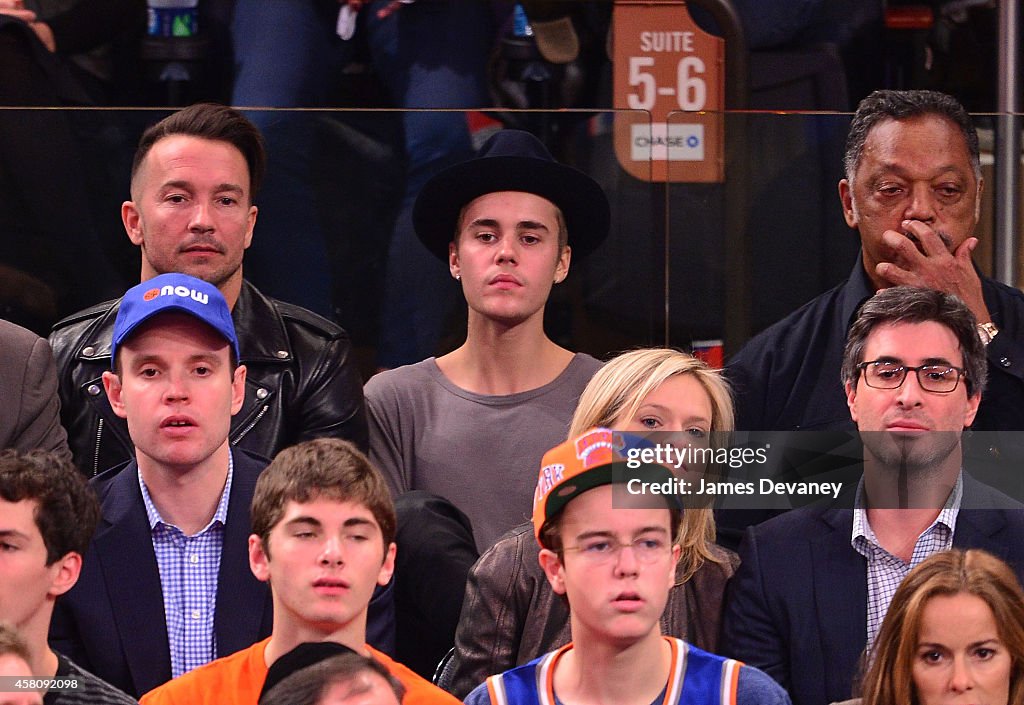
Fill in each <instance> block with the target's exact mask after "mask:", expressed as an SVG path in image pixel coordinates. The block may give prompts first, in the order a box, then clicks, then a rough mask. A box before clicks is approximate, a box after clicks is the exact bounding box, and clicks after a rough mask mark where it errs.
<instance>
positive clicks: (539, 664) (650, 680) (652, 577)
mask: <svg viewBox="0 0 1024 705" xmlns="http://www.w3.org/2000/svg"><path fill="white" fill-rule="evenodd" d="M643 442H644V441H643V440H642V439H640V438H638V437H636V436H632V435H631V434H626V433H619V432H614V431H610V430H607V429H600V428H599V429H593V430H591V431H588V432H587V433H585V434H583V435H582V436H580V437H579V438H577V439H574V440H570V441H567V442H565V443H563V444H561V445H559V446H557V447H555V448H553V449H552V450H550V451H548V453H547V454H545V456H544V459H543V461H542V465H541V471H540V477H539V479H538V482H537V491H536V494H535V496H534V509H533V524H534V533H535V535H536V536H537V540H538V542H539V543H540V545H541V551H540V556H539V560H540V563H541V566H542V567H543V568H544V572H545V574H546V576H547V579H548V582H550V583H551V587H552V589H553V590H554V591H555V592H556V593H558V594H560V595H565V596H566V598H567V600H568V602H569V612H570V626H571V630H572V638H573V641H572V643H570V644H568V645H567V646H565V647H563V648H561V649H558V650H557V651H553V652H551V653H548V654H546V655H544V656H541V657H540V658H538V659H535V660H534V661H531V662H530V663H528V664H525V665H523V666H519V667H518V668H514V669H512V670H510V671H506V672H505V673H503V674H499V675H496V676H491V677H490V678H488V679H487V681H486V683H484V684H482V685H480V686H478V687H477V688H476V689H475V690H474V691H473V692H472V693H470V694H469V697H467V698H466V703H467V704H468V705H487V704H490V705H534V704H538V705H555V704H556V703H561V704H564V705H589V704H591V703H599V702H600V703H604V704H605V705H607V704H609V703H612V704H621V705H650V704H652V703H653V704H656V705H657V704H662V705H674V704H675V703H687V704H689V703H701V704H703V703H708V704H711V703H736V704H738V705H755V704H757V705H788V703H789V702H790V700H789V697H788V696H787V695H786V693H785V691H783V690H782V688H781V687H780V686H779V685H778V684H777V683H775V682H774V681H773V680H771V678H769V677H768V676H767V675H765V674H764V673H762V672H761V671H758V670H756V669H754V668H750V667H748V666H744V665H743V664H741V663H739V662H738V661H733V660H731V659H726V658H723V657H721V656H716V655H714V654H710V653H707V652H705V651H702V650H700V649H698V648H696V647H695V646H691V645H690V644H687V643H686V642H684V641H682V640H680V639H675V638H671V637H665V636H662V634H661V630H660V626H659V618H660V617H661V614H662V612H663V610H664V608H665V601H666V599H667V598H668V592H669V590H670V589H671V587H672V585H673V583H674V582H675V565H676V561H677V560H678V559H679V552H680V548H679V545H678V543H677V534H678V531H679V526H680V520H681V516H682V505H681V503H680V501H679V498H678V497H675V496H663V495H640V494H634V493H633V491H634V490H635V489H636V487H637V483H632V484H628V481H629V480H631V479H633V478H637V479H639V480H640V481H641V482H655V483H660V482H664V481H665V480H670V479H671V478H672V473H671V471H670V470H669V469H668V468H666V467H663V466H660V465H642V466H640V467H639V468H635V469H630V468H627V467H626V449H627V448H628V447H632V446H635V445H637V444H641V443H643Z"/></svg>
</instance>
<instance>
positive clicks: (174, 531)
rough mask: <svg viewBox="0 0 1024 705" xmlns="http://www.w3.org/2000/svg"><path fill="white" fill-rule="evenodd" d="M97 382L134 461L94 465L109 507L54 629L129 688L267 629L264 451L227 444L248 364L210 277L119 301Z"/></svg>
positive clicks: (147, 286) (81, 656) (141, 288)
mask: <svg viewBox="0 0 1024 705" xmlns="http://www.w3.org/2000/svg"><path fill="white" fill-rule="evenodd" d="M110 355H111V356H110V358H109V364H110V367H111V368H112V369H111V370H108V371H106V372H104V373H103V384H104V386H105V388H106V392H107V396H108V398H109V400H110V405H111V408H112V409H113V411H114V413H116V414H117V415H118V416H119V417H121V418H123V419H125V420H126V421H127V425H128V429H129V431H130V433H131V438H132V441H133V443H134V445H135V459H134V460H132V461H131V462H129V463H128V464H127V465H126V466H124V467H116V468H112V469H111V470H109V471H107V472H105V473H103V474H101V475H99V476H97V477H96V478H94V479H93V481H92V483H93V485H94V487H95V488H96V490H97V493H98V494H99V497H100V501H101V504H102V509H103V519H102V522H101V524H100V526H99V529H98V530H97V532H96V536H95V538H94V539H93V542H92V544H91V546H90V548H89V552H88V553H87V554H86V559H85V566H84V568H83V571H82V577H81V580H80V581H79V582H78V584H77V585H76V586H75V587H74V589H72V590H70V591H69V592H68V593H67V594H66V595H65V596H64V597H63V598H62V599H61V600H60V602H59V603H58V605H57V611H56V613H55V616H54V620H53V625H52V627H51V639H52V641H53V643H54V644H55V645H56V646H57V647H58V648H62V649H65V650H66V651H67V653H68V654H69V655H70V656H72V657H73V658H75V659H76V660H77V661H79V662H81V663H83V664H84V665H85V666H86V667H87V668H89V669H90V670H92V671H94V672H95V673H96V674H97V675H100V676H102V677H103V678H105V679H106V680H108V681H110V682H111V683H113V684H115V685H116V686H117V687H119V688H121V689H122V690H124V691H125V692H128V693H131V694H133V695H135V696H138V695H141V694H142V693H145V692H146V691H148V690H151V689H153V688H155V687H156V686H158V685H160V684H161V683H163V682H165V681H167V680H169V679H170V678H172V677H174V676H178V675H180V674H182V673H185V672H187V671H189V670H191V669H193V668H195V667H197V666H200V665H202V664H204V663H206V662H208V661H212V660H213V659H215V658H217V657H218V656H220V655H222V654H227V653H231V652H233V651H235V650H237V649H240V648H243V647H245V646H248V645H249V644H252V643H253V642H255V641H257V640H259V639H261V638H262V637H264V636H266V635H267V634H268V633H269V631H270V624H271V604H270V598H269V595H268V593H267V590H266V587H265V586H264V585H263V584H261V583H260V582H259V581H257V580H255V579H254V578H253V576H252V574H251V573H250V571H249V566H248V558H247V554H246V537H247V536H248V533H249V503H250V502H251V500H252V496H253V490H254V488H255V485H256V478H257V477H258V476H259V474H260V472H261V471H262V470H263V468H264V467H265V465H266V461H265V460H264V459H262V458H257V457H256V456H252V455H249V454H248V453H246V452H244V451H241V450H238V449H232V448H231V447H230V444H229V442H228V429H229V426H230V422H231V416H232V414H235V413H237V412H238V410H239V408H240V407H241V406H242V397H243V395H244V393H245V381H246V368H245V366H244V365H239V364H237V360H238V338H237V336H236V334H235V329H234V325H233V323H232V319H231V312H230V311H229V310H228V305H227V302H226V301H225V300H224V297H223V296H222V295H221V293H220V291H219V290H218V289H217V288H216V287H214V286H213V285H212V284H208V283H207V282H205V281H202V280H199V279H196V278H194V277H190V276H188V275H185V274H161V275H159V276H156V277H153V278H152V279H148V280H146V281H145V282H143V283H142V284H138V285H136V286H134V287H133V288H131V289H129V290H128V292H127V293H125V295H124V298H122V299H121V302H120V305H119V306H118V313H117V319H116V320H115V322H114V330H113V336H112V339H111V348H110Z"/></svg>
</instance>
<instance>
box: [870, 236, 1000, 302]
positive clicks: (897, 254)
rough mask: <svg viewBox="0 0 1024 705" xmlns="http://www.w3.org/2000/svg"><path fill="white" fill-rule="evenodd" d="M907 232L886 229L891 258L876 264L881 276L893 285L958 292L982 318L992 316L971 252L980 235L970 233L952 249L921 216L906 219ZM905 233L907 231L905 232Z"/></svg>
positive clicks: (885, 243)
mask: <svg viewBox="0 0 1024 705" xmlns="http://www.w3.org/2000/svg"><path fill="white" fill-rule="evenodd" d="M902 226H903V229H904V232H897V231H895V230H886V231H885V232H884V233H883V234H882V242H883V244H884V245H885V246H886V247H887V248H888V250H889V252H890V256H891V261H888V262H880V263H879V264H878V265H877V266H876V267H875V272H876V273H877V274H878V276H879V277H881V278H882V279H884V280H885V281H887V282H889V283H890V284H891V285H892V286H916V287H919V288H922V289H934V290H936V291H943V292H946V293H947V294H955V295H956V296H957V297H959V298H960V299H961V300H963V301H964V303H966V304H967V306H968V308H970V309H971V312H972V313H973V314H974V316H975V318H977V319H978V320H979V321H987V320H990V318H991V317H990V316H989V315H988V309H987V308H986V306H985V299H984V298H983V296H982V293H981V279H980V278H979V277H978V273H977V271H976V270H975V269H974V264H973V262H972V261H971V254H972V253H973V252H974V250H975V249H976V248H977V247H978V238H976V237H969V238H967V239H966V240H964V241H963V242H962V243H960V245H959V246H958V247H957V248H956V250H954V251H953V252H950V250H949V243H947V242H946V241H945V239H944V238H943V237H942V234H941V233H940V232H936V231H935V230H933V229H932V228H931V227H930V226H929V225H928V224H926V223H923V222H921V221H920V220H904V221H903V223H902ZM904 233H906V234H904Z"/></svg>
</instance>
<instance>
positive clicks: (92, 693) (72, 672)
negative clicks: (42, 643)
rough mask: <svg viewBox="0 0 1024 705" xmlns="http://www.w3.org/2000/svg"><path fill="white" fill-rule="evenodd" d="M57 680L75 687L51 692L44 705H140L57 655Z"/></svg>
mask: <svg viewBox="0 0 1024 705" xmlns="http://www.w3.org/2000/svg"><path fill="white" fill-rule="evenodd" d="M55 677H56V678H57V680H74V681H75V687H74V688H73V689H69V690H64V691H56V690H54V691H50V692H48V693H47V694H46V696H45V697H44V698H43V705H138V701H137V700H136V699H135V698H133V697H131V696H129V695H126V694H125V693H122V692H121V691H120V690H118V689H117V688H115V687H114V686H112V685H110V684H109V683H107V682H106V681H104V680H100V679H99V678H97V677H96V676H94V675H93V674H91V673H89V672H88V671H86V670H85V669H84V668H82V667H80V666H79V665H78V664H77V663H75V662H74V661H72V660H71V659H69V658H67V657H66V656H63V655H62V654H57V675H56V676H55Z"/></svg>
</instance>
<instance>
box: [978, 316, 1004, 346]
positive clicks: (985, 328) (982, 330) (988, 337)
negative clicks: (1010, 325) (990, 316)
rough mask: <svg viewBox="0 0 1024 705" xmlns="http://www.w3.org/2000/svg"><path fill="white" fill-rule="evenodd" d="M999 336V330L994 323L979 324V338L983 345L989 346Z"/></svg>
mask: <svg viewBox="0 0 1024 705" xmlns="http://www.w3.org/2000/svg"><path fill="white" fill-rule="evenodd" d="M997 335H999V329H998V328H996V324H995V323H993V322H992V321H989V322H988V323H979V324H978V337H979V338H981V344H982V345H988V344H989V343H991V342H992V339H993V338H995V337H996V336H997Z"/></svg>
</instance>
